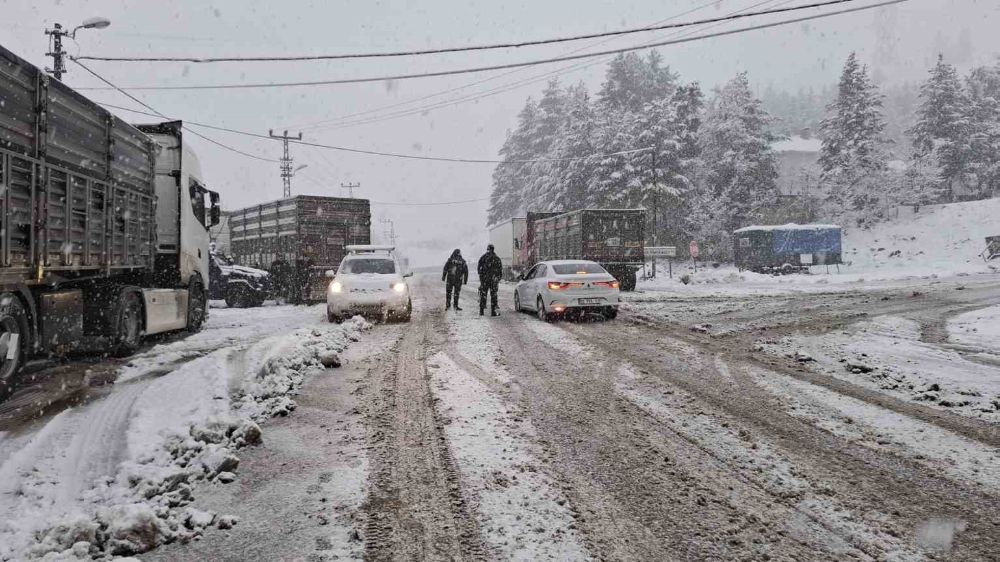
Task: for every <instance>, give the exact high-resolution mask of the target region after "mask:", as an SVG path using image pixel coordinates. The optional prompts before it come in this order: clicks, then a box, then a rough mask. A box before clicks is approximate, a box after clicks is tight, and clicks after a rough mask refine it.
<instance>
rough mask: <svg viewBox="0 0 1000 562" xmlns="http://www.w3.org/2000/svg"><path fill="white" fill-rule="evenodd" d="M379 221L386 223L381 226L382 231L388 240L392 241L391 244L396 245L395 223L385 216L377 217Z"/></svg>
mask: <svg viewBox="0 0 1000 562" xmlns="http://www.w3.org/2000/svg"><path fill="white" fill-rule="evenodd" d="M379 222H380V223H382V224H385V225H388V226H386V227H383V230H382V233H383V234H385V235H386V237H387V238H389V241H390V242H391V243H392V245H393V246H395V245H396V225H395V224H393V222H392V219H387V218H384V217H383V218H381V219H379Z"/></svg>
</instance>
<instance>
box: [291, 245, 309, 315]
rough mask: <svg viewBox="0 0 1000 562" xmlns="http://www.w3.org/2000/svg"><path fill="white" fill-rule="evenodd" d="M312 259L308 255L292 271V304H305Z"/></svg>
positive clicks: (307, 296)
mask: <svg viewBox="0 0 1000 562" xmlns="http://www.w3.org/2000/svg"><path fill="white" fill-rule="evenodd" d="M312 267H313V261H312V258H311V257H309V256H308V255H306V256H304V257H303V258H302V259H301V260H298V261H297V262H296V263H295V269H294V270H293V271H292V304H307V303H308V301H309V297H310V296H311V295H310V290H309V289H310V284H311V283H312Z"/></svg>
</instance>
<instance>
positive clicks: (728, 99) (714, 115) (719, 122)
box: [698, 72, 779, 257]
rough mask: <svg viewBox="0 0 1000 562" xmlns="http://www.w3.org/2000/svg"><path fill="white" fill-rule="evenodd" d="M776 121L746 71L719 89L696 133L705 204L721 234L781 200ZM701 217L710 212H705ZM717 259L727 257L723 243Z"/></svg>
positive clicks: (700, 199)
mask: <svg viewBox="0 0 1000 562" xmlns="http://www.w3.org/2000/svg"><path fill="white" fill-rule="evenodd" d="M773 122H774V118H773V117H771V115H770V114H768V113H767V111H765V110H764V108H763V105H762V104H761V102H760V100H758V99H757V98H756V97H754V95H753V92H752V91H751V90H750V82H749V80H748V78H747V74H746V73H745V72H743V73H740V74H738V75H736V77H735V78H733V79H732V80H730V81H729V82H727V83H726V84H725V85H724V86H723V87H721V88H716V89H715V92H714V95H713V97H712V99H711V100H710V101H709V102H708V106H707V109H706V111H705V117H704V121H703V122H702V123H701V127H700V128H699V131H698V138H699V146H700V148H701V159H702V162H703V166H702V174H701V177H700V179H699V183H700V186H699V187H700V189H701V190H702V192H703V193H702V194H701V196H700V197H699V198H698V200H699V202H700V203H701V204H710V205H711V207H712V208H713V211H712V212H710V213H707V214H709V215H715V216H714V218H715V219H716V220H717V221H718V224H719V226H721V231H720V232H719V233H718V236H720V237H723V238H726V239H728V237H729V234H730V233H731V232H732V231H733V230H735V229H737V228H740V227H742V226H747V225H748V224H750V223H751V222H753V221H754V220H755V219H756V218H757V217H759V216H760V214H761V211H762V210H763V209H765V208H767V207H769V206H773V205H774V203H775V201H776V200H777V197H778V186H777V177H778V172H777V159H776V157H775V154H774V151H773V150H772V148H771V145H772V144H773V143H774V142H775V141H777V140H779V138H778V137H777V136H776V135H775V134H774V133H773V132H772V125H773ZM700 214H706V213H704V212H702V213H700ZM717 246H718V249H719V250H720V251H723V252H725V253H724V254H723V255H720V256H719V257H723V256H727V255H728V251H729V250H728V249H727V246H726V245H725V244H724V243H719V244H717Z"/></svg>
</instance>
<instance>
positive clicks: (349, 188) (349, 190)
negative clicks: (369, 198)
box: [340, 182, 361, 199]
mask: <svg viewBox="0 0 1000 562" xmlns="http://www.w3.org/2000/svg"><path fill="white" fill-rule="evenodd" d="M340 187H341V188H343V189H346V190H347V196H348V197H350V198H351V199H354V189H355V188H357V187H361V182H355V183H351V182H347V183H342V184H340Z"/></svg>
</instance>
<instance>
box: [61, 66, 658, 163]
mask: <svg viewBox="0 0 1000 562" xmlns="http://www.w3.org/2000/svg"><path fill="white" fill-rule="evenodd" d="M78 64H79V63H78ZM98 103H100V104H101V105H103V106H105V107H111V108H114V109H120V110H122V111H131V112H133V113H138V114H140V115H151V114H149V113H146V112H145V111H138V110H135V109H130V108H128V107H122V106H118V105H113V104H110V103H102V102H98ZM152 116H153V117H161V118H163V119H170V118H169V117H166V116H164V115H162V114H160V113H157V114H155V115H152ZM184 122H185V123H187V124H188V125H194V126H196V127H205V128H206V129H213V130H216V131H223V132H227V133H233V134H237V135H244V136H248V137H254V138H258V139H266V140H274V138H273V137H269V136H267V135H261V134H257V133H251V132H249V131H241V130H239V129H231V128H229V127H219V126H217V125H209V124H207V123H198V122H197V121H184ZM195 134H197V133H195ZM288 142H289V144H299V145H302V146H312V147H316V148H325V149H328V150H337V151H341V152H351V153H354V154H365V155H368V156H385V157H391V158H403V159H407V160H429V161H434V162H457V163H463V164H533V163H540V162H572V161H576V160H588V159H590V158H607V157H611V156H626V155H629V154H637V153H640V152H647V151H649V150H652V147H648V146H647V147H643V148H635V149H632V150H621V151H618V152H607V153H601V154H588V155H587V156H573V157H567V158H532V159H524V160H492V159H486V158H445V157H440V156H422V155H418V154H404V153H400V152H382V151H378V150H365V149H361V148H350V147H346V146H337V145H332V144H322V143H318V142H309V141H305V140H297V139H295V138H290V139H288ZM243 154H245V153H243ZM245 155H247V156H250V155H248V154H245Z"/></svg>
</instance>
